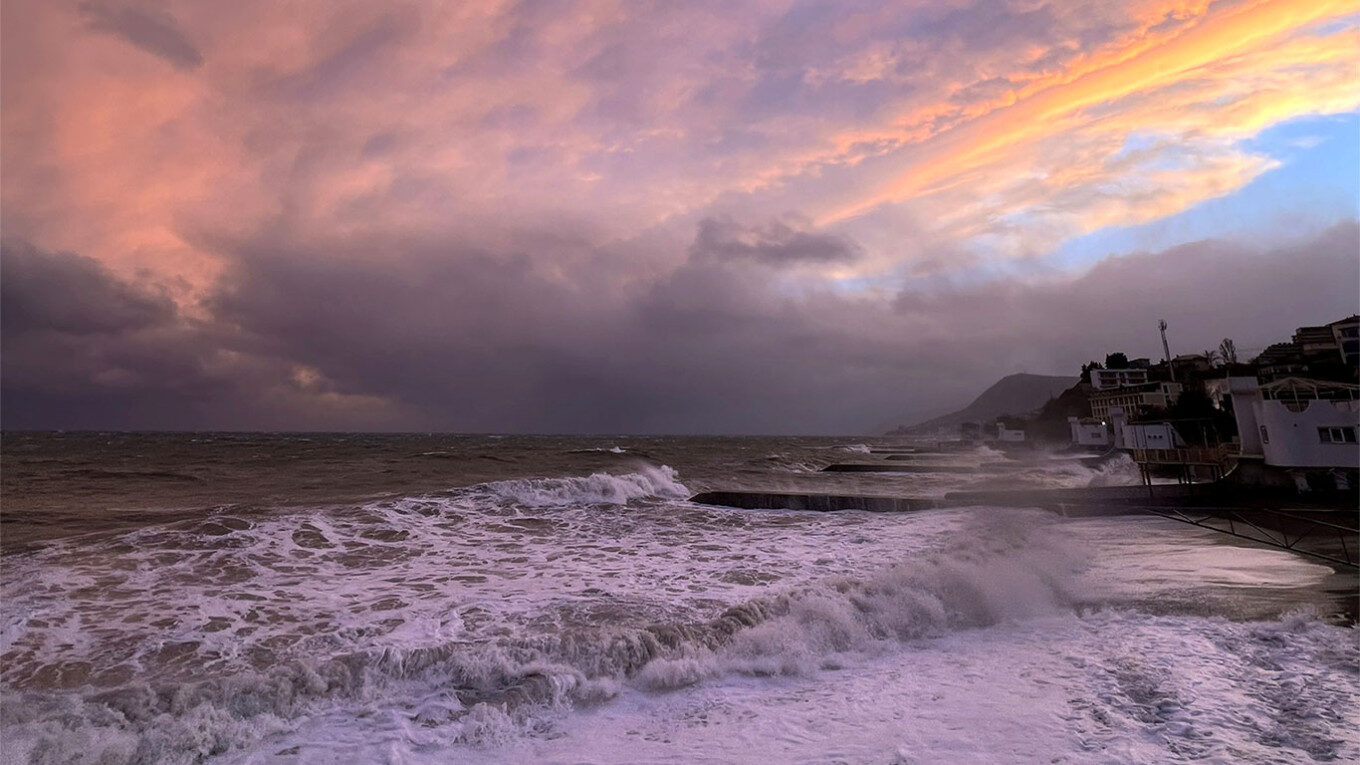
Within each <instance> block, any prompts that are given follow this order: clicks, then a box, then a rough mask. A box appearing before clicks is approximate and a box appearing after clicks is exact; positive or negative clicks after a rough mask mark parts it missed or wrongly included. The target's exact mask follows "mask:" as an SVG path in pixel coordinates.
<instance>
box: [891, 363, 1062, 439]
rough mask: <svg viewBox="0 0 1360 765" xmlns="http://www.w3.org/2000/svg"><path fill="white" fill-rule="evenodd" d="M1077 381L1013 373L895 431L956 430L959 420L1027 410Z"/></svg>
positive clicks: (988, 417) (1037, 405) (988, 418)
mask: <svg viewBox="0 0 1360 765" xmlns="http://www.w3.org/2000/svg"><path fill="white" fill-rule="evenodd" d="M1076 384H1077V378H1076V377H1061V376H1058V375H1030V374H1014V375H1008V376H1006V377H1003V378H1001V379H1000V380H997V381H996V383H994V384H993V385H992V387H990V388H988V389H987V390H985V391H983V392H982V395H980V396H978V397H977V398H975V399H973V403H971V404H969V405H968V406H965V407H964V408H962V409H960V410H958V411H957V412H953V413H951V414H946V415H942V416H940V417H936V418H934V419H931V420H926V421H925V422H920V423H917V424H915V425H908V426H903V427H899V428H897V429H895V430H893V431H892V432H894V433H904V434H905V433H929V432H932V431H938V430H953V429H956V428H958V426H959V423H962V422H968V421H970V420H975V421H978V422H990V421H992V420H994V419H996V418H997V417H999V416H1001V415H1003V414H1028V413H1030V412H1033V411H1034V410H1036V409H1038V408H1039V407H1041V406H1043V405H1044V404H1046V403H1048V400H1049V399H1050V398H1053V397H1054V396H1057V395H1058V394H1060V393H1062V392H1063V391H1065V390H1067V389H1068V388H1070V387H1072V386H1073V385H1076Z"/></svg>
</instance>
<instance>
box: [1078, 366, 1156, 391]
mask: <svg viewBox="0 0 1360 765" xmlns="http://www.w3.org/2000/svg"><path fill="white" fill-rule="evenodd" d="M1147 381H1148V371H1147V370H1146V369H1092V370H1091V387H1092V388H1094V389H1095V390H1110V389H1112V388H1127V387H1129V386H1130V385H1142V384H1143V383H1145V382H1147Z"/></svg>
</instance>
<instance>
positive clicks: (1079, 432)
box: [1067, 417, 1110, 446]
mask: <svg viewBox="0 0 1360 765" xmlns="http://www.w3.org/2000/svg"><path fill="white" fill-rule="evenodd" d="M1067 425H1068V427H1069V428H1071V429H1072V443H1073V444H1074V445H1076V446H1109V445H1110V429H1109V428H1107V427H1106V426H1105V423H1104V422H1101V421H1100V420H1097V419H1094V418H1090V417H1088V418H1086V419H1078V418H1076V417H1068V418H1067Z"/></svg>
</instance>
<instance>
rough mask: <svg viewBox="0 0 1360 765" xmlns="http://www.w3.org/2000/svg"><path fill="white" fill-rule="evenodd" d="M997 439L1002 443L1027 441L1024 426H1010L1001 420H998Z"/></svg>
mask: <svg viewBox="0 0 1360 765" xmlns="http://www.w3.org/2000/svg"><path fill="white" fill-rule="evenodd" d="M996 440H997V441H1000V442H1002V443H1008V444H1019V443H1024V441H1025V431H1024V430H1023V429H1022V428H1009V427H1006V423H1004V422H1002V421H1001V420H997V421H996Z"/></svg>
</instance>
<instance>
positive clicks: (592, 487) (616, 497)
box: [451, 465, 692, 509]
mask: <svg viewBox="0 0 1360 765" xmlns="http://www.w3.org/2000/svg"><path fill="white" fill-rule="evenodd" d="M691 493H692V492H690V490H689V489H688V488H686V487H685V485H684V484H683V483H680V477H679V474H678V473H676V471H675V469H674V468H671V467H669V466H667V465H658V466H655V467H653V466H650V465H649V466H644V467H642V468H641V469H639V470H638V471H637V472H634V473H624V474H622V475H615V474H613V473H594V474H592V475H588V476H570V477H566V478H514V479H511V480H508V481H493V482H491V483H483V484H477V485H475V486H469V487H467V488H464V489H457V490H455V491H453V492H451V494H454V495H461V496H467V497H474V498H478V499H483V500H486V501H490V502H494V503H502V504H504V503H509V504H513V505H515V506H518V507H522V508H526V509H546V508H555V507H575V506H581V505H625V504H628V503H629V502H632V501H635V500H640V499H653V498H654V499H684V498H686V497H688V496H689V495H690V494H691Z"/></svg>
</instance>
